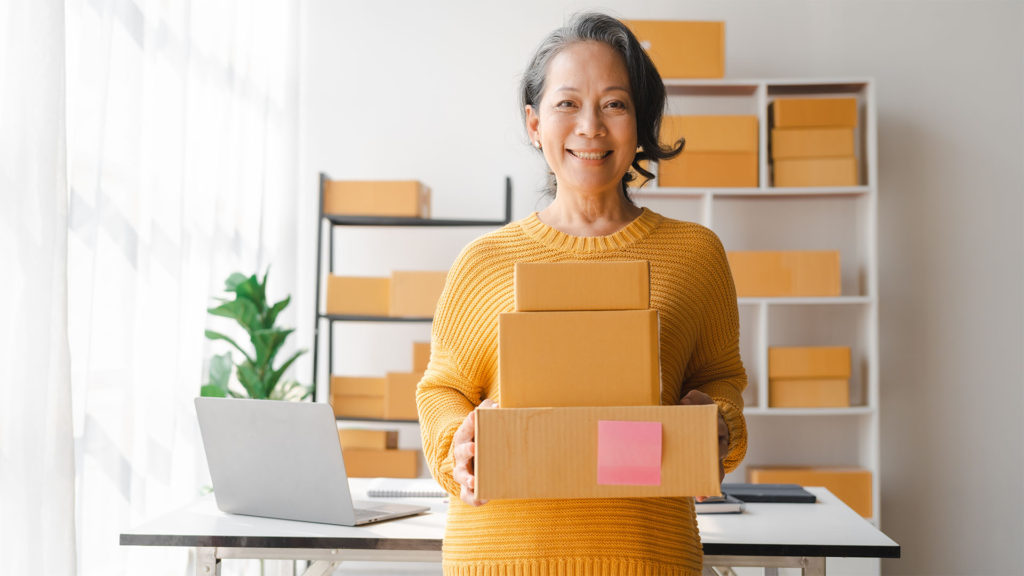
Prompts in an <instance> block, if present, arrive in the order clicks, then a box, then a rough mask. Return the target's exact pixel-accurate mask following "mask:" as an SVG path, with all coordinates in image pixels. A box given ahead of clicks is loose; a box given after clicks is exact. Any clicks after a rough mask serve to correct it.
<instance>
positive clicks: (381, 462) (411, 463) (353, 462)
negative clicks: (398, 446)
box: [341, 448, 420, 478]
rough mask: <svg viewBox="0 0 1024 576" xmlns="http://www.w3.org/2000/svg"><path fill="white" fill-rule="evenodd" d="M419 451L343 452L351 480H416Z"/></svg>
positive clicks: (352, 450) (346, 469) (363, 450)
mask: <svg viewBox="0 0 1024 576" xmlns="http://www.w3.org/2000/svg"><path fill="white" fill-rule="evenodd" d="M419 453H420V451H419V450H366V449H355V448H353V449H350V450H342V451H341V455H342V457H343V458H344V459H345V473H346V474H347V475H348V477H349V478H416V477H417V476H419V471H418V470H417V467H418V466H417V465H418V463H419Z"/></svg>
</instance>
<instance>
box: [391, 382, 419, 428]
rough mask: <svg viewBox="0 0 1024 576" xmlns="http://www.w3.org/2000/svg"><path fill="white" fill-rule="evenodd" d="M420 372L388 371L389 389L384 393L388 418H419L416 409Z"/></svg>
mask: <svg viewBox="0 0 1024 576" xmlns="http://www.w3.org/2000/svg"><path fill="white" fill-rule="evenodd" d="M422 378H423V374H422V373H420V372H388V378H387V382H388V384H387V391H386V392H385V393H384V418H386V419H388V420H418V419H419V414H418V413H417V411H416V385H417V384H419V383H420V380H421V379H422Z"/></svg>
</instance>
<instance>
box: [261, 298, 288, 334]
mask: <svg viewBox="0 0 1024 576" xmlns="http://www.w3.org/2000/svg"><path fill="white" fill-rule="evenodd" d="M291 301H292V297H291V296H288V297H287V298H285V299H284V300H281V301H280V302H278V303H276V304H274V305H273V306H271V307H270V310H269V311H268V312H267V315H266V317H265V318H264V319H263V325H264V326H265V327H267V328H270V327H272V326H273V325H274V322H277V315H278V314H280V313H281V311H282V310H284V309H285V308H287V307H288V303H289V302H291Z"/></svg>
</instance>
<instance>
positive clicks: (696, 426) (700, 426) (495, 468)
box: [475, 404, 719, 499]
mask: <svg viewBox="0 0 1024 576" xmlns="http://www.w3.org/2000/svg"><path fill="white" fill-rule="evenodd" d="M601 421H606V422H615V423H618V422H628V423H629V424H627V425H629V426H632V425H636V424H638V423H639V424H642V423H650V422H654V423H660V431H659V432H660V444H661V445H660V456H659V455H658V454H657V453H655V454H653V457H654V464H655V466H657V467H658V468H659V470H658V476H659V478H658V483H657V484H652V483H645V484H636V483H632V482H630V481H629V480H626V481H625V482H621V481H619V482H616V483H602V482H599V480H598V479H599V472H600V471H599V468H598V464H599V462H600V461H601V460H602V457H603V455H602V454H599V453H600V452H601V451H603V450H605V449H606V448H607V447H608V446H607V440H608V438H607V437H603V438H600V436H601V435H600V432H599V428H600V426H601V424H599V422H601ZM717 421H718V407H717V406H714V405H710V404H709V405H703V406H615V407H604V408H505V407H504V406H503V407H501V408H491V409H480V410H478V411H477V450H476V458H475V465H476V486H477V494H478V495H479V496H480V497H481V498H483V499H499V498H621V497H655V496H711V495H717V494H719V481H718V435H717V434H718V432H717ZM619 439H622V438H619ZM613 440H617V439H613ZM622 440H626V441H627V442H629V441H630V439H628V438H626V439H622ZM633 444H634V445H632V446H630V445H629V444H627V445H626V446H622V445H620V446H618V448H620V449H621V448H623V447H625V448H626V449H627V450H629V451H630V452H635V453H636V454H638V455H639V454H643V455H645V456H651V454H650V453H649V452H648V451H649V449H650V448H651V446H650V444H649V443H648V442H645V441H644V440H643V439H641V440H639V441H633ZM620 464H624V465H632V464H637V463H636V462H620ZM603 482H607V481H606V480H605V481H603Z"/></svg>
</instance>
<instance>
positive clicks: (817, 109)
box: [771, 98, 857, 128]
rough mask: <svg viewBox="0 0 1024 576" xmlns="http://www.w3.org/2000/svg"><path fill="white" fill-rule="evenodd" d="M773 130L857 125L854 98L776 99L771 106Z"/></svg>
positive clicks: (855, 100) (850, 126) (851, 126)
mask: <svg viewBox="0 0 1024 576" xmlns="http://www.w3.org/2000/svg"><path fill="white" fill-rule="evenodd" d="M771 118H772V126H773V127H774V128H810V127H815V126H817V127H823V126H832V127H839V126H843V127H846V128H853V127H855V126H856V125H857V99H856V98H776V99H775V101H773V102H772V104H771Z"/></svg>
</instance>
